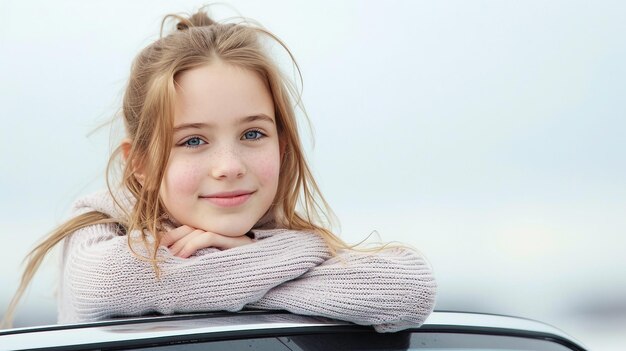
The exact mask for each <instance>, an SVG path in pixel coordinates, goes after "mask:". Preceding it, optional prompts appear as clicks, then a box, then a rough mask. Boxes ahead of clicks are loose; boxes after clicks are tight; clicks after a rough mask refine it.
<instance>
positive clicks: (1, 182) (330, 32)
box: [0, 0, 626, 350]
mask: <svg viewBox="0 0 626 351" xmlns="http://www.w3.org/2000/svg"><path fill="white" fill-rule="evenodd" d="M229 4H231V5H232V6H234V8H236V9H237V10H238V11H239V12H240V13H241V14H243V15H244V16H248V17H251V18H254V19H256V20H258V21H260V22H261V23H262V24H264V25H265V26H266V27H267V28H269V29H270V30H271V31H273V32H274V33H276V34H277V35H278V36H279V37H281V38H282V39H284V41H285V42H286V43H287V45H288V46H289V48H290V49H291V50H292V51H293V53H294V55H295V56H296V58H297V59H298V62H299V64H300V66H301V68H302V73H303V76H304V102H305V105H306V107H307V109H308V113H309V115H310V117H311V120H312V123H313V125H314V129H315V140H316V144H315V147H311V143H309V142H307V147H308V150H309V155H310V159H311V162H312V164H313V168H314V171H315V174H316V176H317V179H318V180H319V182H320V184H321V187H322V189H323V191H324V193H325V195H326V197H327V199H328V200H329V202H330V203H331V204H332V205H333V207H334V209H335V210H336V212H337V214H338V216H339V218H340V219H341V221H342V236H343V237H344V238H345V239H346V240H348V241H352V242H354V241H358V240H360V239H362V238H364V237H365V236H366V235H367V234H369V233H370V232H371V231H372V230H377V231H378V233H380V235H381V237H382V239H383V240H387V241H390V240H397V241H402V242H405V243H409V244H411V245H413V246H415V247H417V248H419V249H420V250H421V251H423V252H424V253H425V254H426V255H427V256H428V257H429V259H430V261H431V263H432V265H433V267H434V269H435V272H436V276H437V279H438V282H439V291H440V293H439V298H438V303H437V308H438V309H458V310H469V311H483V312H493V313H503V314H511V315H517V316H523V317H528V318H533V319H539V320H541V321H544V322H548V323H550V324H553V325H556V326H558V327H560V328H562V329H564V330H565V331H566V332H568V333H570V334H572V335H574V336H575V337H577V338H578V339H580V340H582V341H583V342H584V343H586V344H587V345H588V346H590V347H592V348H593V349H596V350H618V349H622V347H623V345H624V344H626V260H625V259H624V258H623V257H624V256H623V255H624V251H626V250H625V249H626V239H625V236H624V234H625V229H626V215H625V214H626V157H625V154H626V152H625V148H626V138H624V133H625V130H626V122H625V121H626V118H625V117H626V115H625V112H626V98H625V94H626V88H625V87H626V65H625V62H626V40H625V39H624V38H626V24H625V23H626V21H624V14H626V3H625V2H621V1H544V0H541V1H517V2H514V1H431V2H426V1H309V2H292V1H269V0H264V1H231V2H229ZM200 5H201V3H198V2H194V1H154V0H151V1H147V0H146V1H132V2H131V1H112V0H109V1H98V2H93V1H91V2H90V1H82V0H81V1H65V0H63V1H6V0H4V1H0V116H1V118H2V119H1V127H0V151H1V155H2V156H1V157H2V158H1V166H0V167H1V173H0V225H1V229H0V235H1V239H2V243H3V244H4V245H3V246H2V248H3V250H2V252H3V254H2V255H1V256H0V266H1V267H2V271H1V273H0V311H4V309H5V308H6V305H7V304H8V301H9V299H10V296H11V295H12V293H13V291H14V288H15V287H16V285H17V282H18V277H19V270H20V261H21V259H22V257H23V256H24V255H25V254H26V252H27V250H28V249H29V248H32V246H33V245H34V243H35V242H36V241H37V239H38V238H40V237H41V236H42V235H43V234H45V233H46V232H47V231H49V230H50V229H52V228H53V227H54V226H55V225H56V224H58V223H59V222H60V221H61V220H63V219H64V218H65V216H66V215H67V209H68V207H69V206H70V204H71V202H72V201H73V199H75V198H76V197H77V196H79V195H81V194H85V193H88V192H91V191H93V190H96V189H99V188H102V187H103V178H102V174H103V171H104V167H105V163H106V159H107V155H108V153H109V150H110V146H109V129H108V128H103V129H101V130H100V131H99V132H97V133H95V134H92V135H90V136H88V134H89V132H90V131H92V130H93V129H94V128H95V127H97V126H98V125H99V124H100V123H102V122H105V121H106V120H107V119H109V118H110V117H111V116H112V115H113V114H114V113H115V111H116V109H117V108H118V106H119V102H120V99H121V94H122V91H123V87H124V84H125V81H126V79H127V76H128V72H129V67H130V63H131V60H132V58H133V57H134V55H135V54H136V53H137V52H138V51H139V49H140V48H142V47H143V46H145V45H146V44H148V43H149V42H151V41H152V40H153V39H155V38H156V36H157V34H158V29H159V25H160V20H161V18H162V16H163V15H165V14H167V13H170V12H181V11H183V12H189V11H193V10H195V9H196V8H197V7H198V6H200ZM214 9H215V12H214V13H215V14H216V15H217V17H218V18H225V17H229V16H232V15H234V13H233V11H232V10H230V9H229V8H227V7H224V6H217V7H215V8H214ZM288 68H289V67H288ZM289 73H291V72H290V71H289ZM117 136H119V133H117ZM307 140H308V139H307ZM114 141H115V142H117V139H115V140H114ZM55 262H56V261H55V260H54V259H52V260H50V261H49V262H48V264H47V266H46V268H45V269H44V270H42V271H41V272H40V274H39V275H38V277H37V279H36V281H35V283H34V285H33V286H32V288H31V289H30V293H29V295H28V297H27V299H26V300H25V301H24V302H23V303H22V305H21V307H20V309H19V315H18V318H17V325H30V324H47V323H53V322H54V321H55V313H56V310H55V302H54V295H53V294H54V287H55V279H54V277H55V270H54V264H55ZM1 313H2V312H0V314H1Z"/></svg>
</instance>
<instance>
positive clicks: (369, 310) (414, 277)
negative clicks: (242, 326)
mask: <svg viewBox="0 0 626 351" xmlns="http://www.w3.org/2000/svg"><path fill="white" fill-rule="evenodd" d="M435 295H436V283H435V280H434V277H433V273H432V271H431V269H430V267H429V265H428V264H427V262H426V261H425V259H424V258H423V257H422V256H421V255H419V254H418V253H416V252H414V251H411V250H409V249H404V248H392V249H387V250H383V251H381V252H378V253H375V254H370V253H362V252H355V251H342V252H340V253H339V254H338V255H337V256H336V257H334V258H331V259H329V260H327V261H326V262H324V263H323V264H321V265H319V266H317V267H314V268H312V269H311V270H309V271H308V272H307V273H305V274H304V275H302V276H300V277H298V278H296V279H294V280H291V281H288V282H286V283H283V284H281V285H279V286H277V287H275V288H273V289H272V290H270V291H268V293H267V294H266V295H265V296H264V297H263V298H261V299H260V300H259V301H257V302H254V303H251V304H249V305H248V307H252V308H263V309H284V310H287V311H290V312H292V313H297V314H304V315H318V316H324V317H329V318H334V319H340V320H346V321H350V322H353V323H356V324H361V325H373V326H374V328H375V329H376V330H377V331H378V332H395V331H399V330H402V329H406V328H409V327H415V326H419V325H421V324H422V323H423V322H424V320H425V319H426V317H428V315H429V314H430V313H431V312H432V310H433V308H434V305H435Z"/></svg>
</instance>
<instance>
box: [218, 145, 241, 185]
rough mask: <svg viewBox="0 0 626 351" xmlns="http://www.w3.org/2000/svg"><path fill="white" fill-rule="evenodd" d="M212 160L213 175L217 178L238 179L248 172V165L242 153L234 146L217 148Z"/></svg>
mask: <svg viewBox="0 0 626 351" xmlns="http://www.w3.org/2000/svg"><path fill="white" fill-rule="evenodd" d="M210 162H211V163H212V167H211V176H212V177H213V178H215V179H237V178H241V177H243V176H244V175H245V174H246V166H245V163H244V162H243V159H242V157H241V155H240V154H239V152H237V150H236V149H234V148H232V147H223V148H220V149H219V150H215V152H214V153H213V155H211V161H210Z"/></svg>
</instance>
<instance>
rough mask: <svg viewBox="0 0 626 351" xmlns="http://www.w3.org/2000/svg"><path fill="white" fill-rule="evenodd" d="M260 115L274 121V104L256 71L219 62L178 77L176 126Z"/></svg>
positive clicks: (186, 72)
mask: <svg viewBox="0 0 626 351" xmlns="http://www.w3.org/2000/svg"><path fill="white" fill-rule="evenodd" d="M261 113H262V114H265V115H267V116H269V117H271V118H272V119H274V104H273V100H272V96H271V94H270V91H269V89H268V87H267V86H266V84H265V82H264V81H263V79H261V77H260V76H259V75H258V74H256V73H255V72H253V71H250V70H247V69H244V68H240V67H236V66H233V65H229V64H226V63H223V62H221V61H218V62H215V63H211V64H208V65H204V66H201V67H197V68H194V69H191V70H188V71H185V72H183V73H182V74H180V75H179V76H178V77H177V78H176V111H175V121H174V123H175V124H178V123H200V122H210V123H218V122H220V121H229V120H232V119H235V118H240V117H242V116H251V115H254V114H261Z"/></svg>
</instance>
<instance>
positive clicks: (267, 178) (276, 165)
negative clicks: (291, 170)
mask: <svg viewBox="0 0 626 351" xmlns="http://www.w3.org/2000/svg"><path fill="white" fill-rule="evenodd" d="M256 173H257V176H258V177H259V179H260V180H261V181H262V182H263V183H264V184H265V185H266V186H276V185H277V184H278V176H279V173H280V156H279V155H278V153H276V154H269V155H265V156H264V157H259V158H257V159H256Z"/></svg>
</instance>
